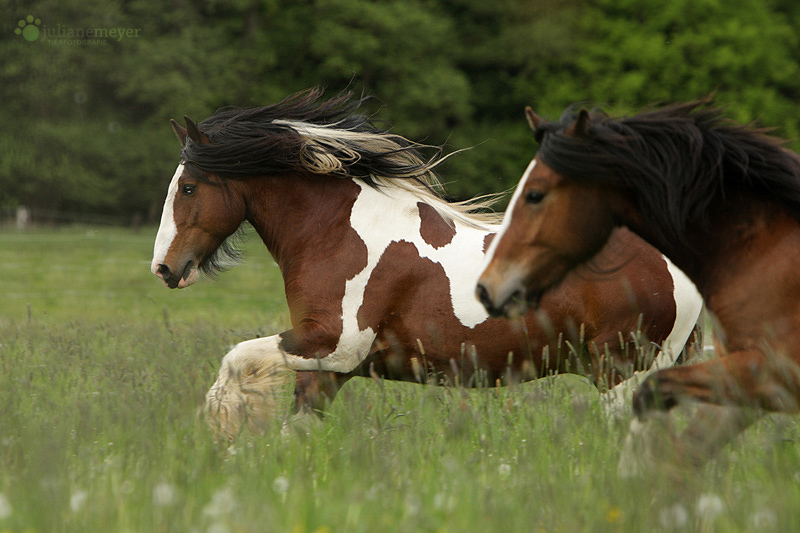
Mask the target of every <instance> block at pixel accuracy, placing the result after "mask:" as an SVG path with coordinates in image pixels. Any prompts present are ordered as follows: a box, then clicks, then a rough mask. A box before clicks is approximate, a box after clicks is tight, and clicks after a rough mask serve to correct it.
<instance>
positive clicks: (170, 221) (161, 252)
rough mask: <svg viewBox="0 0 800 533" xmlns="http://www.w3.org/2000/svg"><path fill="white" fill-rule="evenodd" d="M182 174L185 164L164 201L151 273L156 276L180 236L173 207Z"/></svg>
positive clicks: (170, 186)
mask: <svg viewBox="0 0 800 533" xmlns="http://www.w3.org/2000/svg"><path fill="white" fill-rule="evenodd" d="M181 174H183V163H181V164H179V165H178V168H177V169H176V170H175V174H174V175H173V176H172V181H170V183H169V189H168V190H167V199H166V200H165V201H164V210H163V211H162V212H161V224H160V225H159V226H158V233H157V234H156V243H155V245H154V246H153V262H152V263H151V264H150V271H151V272H152V273H153V274H154V275H155V274H156V273H157V271H158V265H159V264H161V263H163V262H164V258H165V257H167V252H168V251H169V247H170V245H171V244H172V241H173V239H175V236H176V235H177V234H178V228H177V227H176V226H175V216H174V214H173V209H172V205H173V204H174V203H175V195H177V194H178V180H179V179H180V177H181Z"/></svg>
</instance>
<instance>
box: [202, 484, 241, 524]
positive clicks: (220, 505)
mask: <svg viewBox="0 0 800 533" xmlns="http://www.w3.org/2000/svg"><path fill="white" fill-rule="evenodd" d="M235 508H236V497H235V496H234V495H233V490H231V488H230V487H224V488H221V489H219V490H218V491H216V492H215V493H214V494H212V495H211V501H210V502H208V504H206V506H205V507H204V508H203V514H204V515H206V516H211V517H219V516H224V515H228V514H230V513H231V512H233V510H234V509H235Z"/></svg>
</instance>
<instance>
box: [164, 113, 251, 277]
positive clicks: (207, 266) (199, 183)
mask: <svg viewBox="0 0 800 533" xmlns="http://www.w3.org/2000/svg"><path fill="white" fill-rule="evenodd" d="M184 119H185V121H186V128H183V127H181V126H180V125H179V124H178V123H177V122H175V121H174V120H172V121H171V122H172V128H173V130H174V131H175V135H177V137H178V139H179V140H180V142H181V146H182V147H183V148H184V150H185V149H186V148H187V146H190V145H191V144H192V143H194V144H196V145H210V144H211V140H210V139H209V137H208V135H206V134H205V133H203V132H202V131H201V130H200V128H198V126H197V125H196V124H195V123H194V122H193V121H192V120H190V119H189V118H188V117H184ZM244 218H245V205H244V200H243V199H242V198H241V197H240V196H238V195H237V194H235V192H234V191H233V190H232V188H231V187H230V186H229V184H228V183H227V182H226V181H225V180H223V179H222V178H221V177H220V176H219V175H218V174H216V173H213V172H206V171H204V170H202V169H201V168H199V167H198V166H197V165H195V164H191V163H187V162H185V160H184V159H183V158H182V159H181V163H180V164H179V165H178V168H177V169H176V170H175V174H174V175H173V177H172V181H171V182H170V184H169V189H168V190H167V199H166V201H165V202H164V209H163V211H162V213H161V224H160V226H159V228H158V234H157V236H156V242H155V247H154V249H153V261H152V264H151V271H152V272H153V274H154V275H156V276H158V277H160V278H161V279H162V280H163V281H164V283H165V284H166V285H167V286H168V287H170V288H172V289H174V288H184V287H188V286H189V285H191V284H192V283H194V282H196V281H197V280H198V279H199V271H200V270H203V271H204V272H207V273H214V271H215V270H218V269H219V268H220V256H221V255H223V254H228V255H231V253H232V251H231V249H230V247H229V246H227V245H226V239H227V238H228V237H229V236H230V235H231V234H233V233H234V232H235V231H236V230H237V229H238V228H239V226H240V225H241V223H242V222H243V220H244Z"/></svg>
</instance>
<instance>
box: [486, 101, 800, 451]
mask: <svg viewBox="0 0 800 533" xmlns="http://www.w3.org/2000/svg"><path fill="white" fill-rule="evenodd" d="M526 114H527V118H528V121H529V123H530V125H531V128H532V129H533V130H534V132H535V133H534V136H535V138H536V140H537V141H538V142H539V151H538V153H537V154H536V157H535V158H534V160H533V161H532V163H531V165H530V167H529V168H528V170H527V171H526V173H525V174H524V175H523V177H522V180H521V181H520V183H519V185H518V187H517V189H516V192H515V196H514V201H513V202H512V204H511V205H509V207H508V211H507V214H506V220H510V224H509V225H508V226H507V227H506V228H505V231H504V233H503V234H502V235H500V236H499V237H497V238H496V239H495V241H494V242H493V243H492V248H491V250H490V252H489V254H488V255H489V256H490V257H489V259H488V263H487V268H486V270H485V271H484V272H483V274H482V275H481V278H480V280H479V283H478V292H479V294H480V295H481V297H482V298H483V299H484V300H486V301H487V302H489V303H490V304H491V305H492V306H498V305H502V302H501V301H500V300H502V299H504V298H506V295H507V294H509V293H511V292H516V293H518V294H520V295H523V297H524V298H526V299H528V300H533V301H535V300H536V299H538V298H540V297H546V295H547V294H549V291H551V290H557V289H553V288H554V287H557V286H558V283H559V280H561V279H562V278H564V277H565V276H568V275H569V272H570V271H571V270H572V269H573V268H575V267H576V265H580V264H581V262H582V261H583V260H584V259H585V258H587V257H590V256H591V255H592V254H594V253H596V252H597V251H598V250H600V249H602V247H603V246H604V245H605V243H606V241H607V240H608V239H609V237H610V236H613V234H614V233H613V232H614V228H615V227H617V226H619V225H625V226H627V227H628V228H630V229H631V230H633V231H634V232H636V233H637V234H638V235H640V236H641V237H643V238H644V239H645V240H647V241H648V242H650V243H651V244H653V245H654V246H655V247H656V248H658V249H659V250H661V251H662V252H663V253H665V254H666V255H667V256H668V257H669V258H670V259H672V260H673V261H674V262H675V264H676V265H677V266H678V267H679V268H680V269H681V270H683V271H684V272H685V273H686V274H687V275H688V276H689V278H690V279H691V280H692V281H693V282H694V283H695V285H696V286H697V288H698V289H699V291H700V294H702V296H703V299H704V300H705V302H706V305H707V307H708V309H709V310H710V311H711V312H712V314H713V315H714V317H715V322H716V325H717V326H718V329H719V331H718V338H717V340H716V341H715V342H716V344H717V353H718V354H719V355H720V357H719V358H714V359H711V360H708V361H706V362H702V363H699V364H693V365H686V366H680V367H674V368H668V369H663V370H659V371H657V372H655V373H653V374H652V375H651V376H650V377H648V378H647V379H646V380H645V381H644V382H643V383H642V385H641V387H640V388H639V389H638V390H637V391H636V393H635V395H634V397H633V410H634V413H635V414H636V416H637V419H634V423H633V424H632V428H633V429H635V430H637V431H641V426H640V425H639V422H638V421H639V420H641V421H644V420H646V419H648V418H649V417H648V415H650V414H654V413H655V412H657V411H658V410H669V409H670V408H672V407H673V406H675V405H676V404H677V403H678V402H680V401H681V400H683V399H694V400H698V401H699V402H701V403H702V405H701V406H700V407H699V408H698V412H697V413H696V414H695V415H694V418H693V419H692V420H691V421H690V424H689V426H688V427H687V429H686V430H685V431H684V433H683V434H682V436H681V440H679V441H677V442H676V444H677V448H679V450H678V458H679V460H680V461H684V460H685V461H686V462H687V463H688V464H694V465H700V464H702V462H703V461H705V460H706V459H707V458H709V457H710V456H711V455H712V454H713V453H714V452H715V451H716V450H717V449H719V448H720V447H721V446H722V445H724V444H725V443H726V442H727V441H729V440H730V439H731V438H733V437H735V436H736V435H738V434H739V433H740V432H741V431H743V430H744V429H745V428H746V427H747V426H748V425H749V424H750V423H752V421H754V420H755V419H757V417H758V416H759V415H760V409H766V410H769V411H783V412H797V411H798V406H799V405H800V366H798V363H800V270H799V269H798V264H800V157H798V155H797V154H795V153H793V152H791V151H789V150H787V149H786V148H784V147H783V145H782V143H781V142H780V141H779V140H777V139H776V138H774V137H771V136H769V135H767V133H766V132H765V131H764V130H762V129H756V128H753V127H750V126H741V125H737V124H735V123H733V122H731V121H730V120H729V119H727V118H725V116H724V114H723V113H722V112H721V111H720V110H719V109H716V108H714V107H713V106H712V104H711V102H710V100H708V99H706V100H701V101H697V102H690V103H682V104H675V105H672V106H668V107H664V108H661V109H655V110H652V111H648V112H644V113H641V114H639V115H636V116H632V117H627V118H620V119H613V118H610V117H608V116H606V115H604V114H603V113H602V112H599V111H593V112H589V111H587V110H586V109H580V110H579V111H575V110H574V109H568V110H567V111H565V112H564V114H563V115H562V117H561V119H560V121H559V122H546V121H544V120H542V119H541V118H539V117H538V116H537V115H536V114H535V113H534V112H533V111H532V110H531V109H530V108H526ZM543 294H544V296H542V295H543ZM752 407H755V408H756V409H750V408H752Z"/></svg>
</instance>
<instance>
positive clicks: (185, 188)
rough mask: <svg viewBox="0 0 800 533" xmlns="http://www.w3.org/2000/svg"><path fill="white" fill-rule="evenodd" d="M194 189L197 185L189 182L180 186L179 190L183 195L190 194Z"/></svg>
mask: <svg viewBox="0 0 800 533" xmlns="http://www.w3.org/2000/svg"><path fill="white" fill-rule="evenodd" d="M196 189H197V185H190V184H186V185H184V186H183V187H181V192H182V193H183V194H184V195H185V196H190V195H192V194H194V191H195V190H196Z"/></svg>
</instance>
